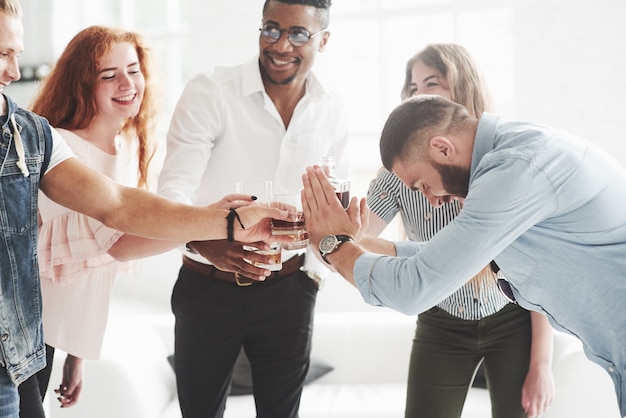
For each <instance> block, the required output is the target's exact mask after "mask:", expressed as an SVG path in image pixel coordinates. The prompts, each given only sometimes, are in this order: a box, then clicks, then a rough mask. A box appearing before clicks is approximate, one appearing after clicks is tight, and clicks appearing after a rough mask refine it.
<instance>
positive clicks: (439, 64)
mask: <svg viewBox="0 0 626 418" xmlns="http://www.w3.org/2000/svg"><path fill="white" fill-rule="evenodd" d="M418 62H421V63H422V64H424V65H426V66H427V67H430V68H433V69H435V70H437V71H439V73H440V74H441V75H442V76H443V77H444V78H445V79H446V81H447V82H448V86H450V98H451V99H452V101H453V102H456V103H458V104H460V105H462V106H464V107H465V108H466V109H467V110H468V112H469V114H470V115H471V116H472V117H474V118H480V115H482V113H483V112H493V111H494V104H493V99H492V97H491V93H490V92H489V88H488V87H487V82H486V81H485V77H484V76H483V74H482V72H481V70H480V69H479V68H478V64H477V63H476V61H475V60H474V58H473V57H472V56H471V55H470V53H469V52H468V51H467V49H465V48H464V47H463V46H461V45H458V44H454V43H438V44H430V45H427V46H426V48H424V49H423V50H422V51H420V52H418V53H417V54H415V55H414V56H413V57H411V59H409V61H408V62H407V63H406V69H405V78H404V85H403V86H402V92H401V97H402V100H405V99H407V98H409V97H410V96H411V93H410V91H411V80H412V77H413V75H412V73H413V67H414V66H415V64H416V63H418ZM469 282H470V283H472V285H473V286H474V288H475V289H477V290H478V291H479V290H480V289H481V287H483V286H489V285H494V284H495V283H496V279H495V274H494V273H493V271H492V270H491V266H489V265H488V266H486V267H485V268H483V269H482V270H481V271H480V272H479V273H478V274H477V275H475V276H474V277H473V278H472V279H471V280H470V281H469Z"/></svg>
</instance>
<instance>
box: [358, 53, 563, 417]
mask: <svg viewBox="0 0 626 418" xmlns="http://www.w3.org/2000/svg"><path fill="white" fill-rule="evenodd" d="M421 94H436V95H440V96H444V97H446V98H448V99H450V100H453V101H455V102H457V103H459V104H462V105H464V106H465V107H466V108H467V109H468V110H469V113H470V114H471V115H472V116H474V117H479V116H480V115H481V114H482V113H483V112H486V111H487V112H490V111H493V102H492V99H491V95H490V93H489V90H488V88H487V85H486V83H485V80H484V78H483V76H482V74H481V73H480V71H479V70H478V68H477V65H476V64H475V62H474V60H473V59H472V57H471V56H470V54H469V53H468V52H467V50H466V49H465V48H463V47H462V46H460V45H457V44H432V45H428V46H427V47H426V48H425V49H424V50H422V51H421V52H419V53H418V54H416V55H414V56H413V57H412V58H411V59H410V60H409V61H408V62H407V66H406V77H405V81H404V85H403V88H402V94H401V97H402V99H406V98H409V97H412V96H416V95H421ZM367 203H368V205H369V207H370V209H371V213H370V219H369V227H368V230H367V234H369V235H379V234H380V233H381V232H382V230H383V229H384V228H385V227H386V226H387V224H388V223H389V222H391V220H392V219H393V218H394V216H395V215H396V214H397V213H400V215H401V217H402V223H403V226H404V231H405V232H406V235H407V237H408V238H409V239H411V240H413V241H421V242H425V241H428V240H430V239H431V238H432V237H433V236H434V235H435V234H436V233H437V232H438V231H439V230H440V229H441V228H443V227H444V226H445V225H446V224H447V223H448V222H450V221H452V219H454V217H455V216H456V215H457V214H458V213H459V211H460V210H461V203H460V202H458V201H452V202H449V203H444V204H443V205H442V206H441V207H439V208H434V207H433V206H432V205H431V204H430V203H429V202H428V200H427V199H426V198H425V197H424V195H423V194H422V193H418V192H415V191H412V190H410V189H409V188H407V187H406V186H405V185H404V184H403V183H402V181H400V179H399V178H398V177H396V176H395V175H394V174H393V173H391V172H389V171H387V170H385V169H381V170H380V171H379V172H378V175H377V177H376V179H374V180H372V182H371V184H370V188H369V191H368V195H367ZM505 273H506V272H505ZM551 361H552V331H551V327H550V325H549V323H548V321H547V319H546V318H544V317H543V316H542V315H541V314H539V313H536V312H532V313H531V312H528V311H526V310H524V309H522V308H521V307H519V306H517V305H515V304H512V303H509V301H508V300H507V299H506V298H505V296H504V295H503V294H501V293H500V290H499V288H498V286H497V278H496V274H495V272H494V271H493V270H492V268H491V267H490V266H486V267H485V268H484V269H483V270H482V271H481V272H480V273H479V274H478V275H476V276H475V277H474V278H473V279H472V280H470V281H469V282H468V283H467V284H465V285H464V286H463V287H461V288H460V289H458V290H457V291H456V292H455V293H453V294H452V295H450V296H449V297H448V298H446V299H445V300H443V301H442V302H441V303H439V304H438V305H437V306H435V307H433V308H432V309H430V310H428V311H426V312H424V313H422V314H420V315H419V316H418V320H417V328H416V333H415V338H414V340H413V349H412V352H411V359H410V366H409V377H408V387H407V402H406V412H405V415H406V417H407V418H418V417H424V418H459V417H460V416H461V412H462V409H463V404H464V402H465V398H466V396H467V393H468V390H469V387H470V386H471V384H472V382H473V380H474V377H475V375H476V372H477V370H478V368H479V366H480V365H481V364H482V365H483V366H484V371H485V375H486V380H487V386H488V389H489V393H490V398H491V404H492V417H494V418H509V417H510V418H522V417H530V418H532V417H536V416H538V415H540V414H541V413H542V412H543V411H544V410H545V408H547V406H549V405H550V403H551V402H552V397H553V393H554V383H553V379H552V374H551V373H552V372H551Z"/></svg>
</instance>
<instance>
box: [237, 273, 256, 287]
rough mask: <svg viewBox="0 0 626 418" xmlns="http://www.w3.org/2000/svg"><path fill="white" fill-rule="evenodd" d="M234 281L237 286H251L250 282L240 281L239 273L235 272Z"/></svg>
mask: <svg viewBox="0 0 626 418" xmlns="http://www.w3.org/2000/svg"><path fill="white" fill-rule="evenodd" d="M235 283H237V286H239V287H246V286H251V285H252V282H240V281H239V273H235Z"/></svg>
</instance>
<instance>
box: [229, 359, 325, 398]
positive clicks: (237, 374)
mask: <svg viewBox="0 0 626 418" xmlns="http://www.w3.org/2000/svg"><path fill="white" fill-rule="evenodd" d="M332 370H333V367H332V366H331V365H329V364H326V363H325V362H323V361H321V360H319V359H316V358H311V363H310V365H309V371H308V372H307V374H306V377H305V378H304V384H305V385H306V384H309V383H311V382H313V381H314V380H316V379H319V378H320V377H322V376H324V375H325V374H326V373H328V372H331V371H332ZM230 394H231V395H233V396H240V395H250V394H252V370H251V369H250V361H249V360H248V357H247V356H246V353H245V352H244V351H243V350H241V352H240V353H239V357H237V361H236V362H235V367H234V368H233V380H232V382H231V386H230Z"/></svg>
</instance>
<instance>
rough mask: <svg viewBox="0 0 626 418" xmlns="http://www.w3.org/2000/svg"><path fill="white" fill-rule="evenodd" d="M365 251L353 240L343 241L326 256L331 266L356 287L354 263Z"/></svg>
mask: <svg viewBox="0 0 626 418" xmlns="http://www.w3.org/2000/svg"><path fill="white" fill-rule="evenodd" d="M364 252H365V251H364V250H363V249H362V248H361V247H360V246H359V245H357V244H355V243H353V242H344V243H343V244H341V247H339V248H338V249H337V250H336V251H333V253H332V254H329V255H327V256H326V259H327V260H328V261H330V264H331V265H332V266H333V268H334V269H335V270H336V271H337V273H339V274H340V275H341V276H342V277H343V278H344V279H346V280H347V281H348V282H349V283H351V284H352V285H353V286H355V287H356V282H355V280H354V263H356V260H357V258H359V257H360V256H361V254H363V253H364Z"/></svg>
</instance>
